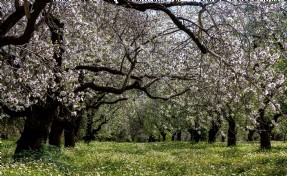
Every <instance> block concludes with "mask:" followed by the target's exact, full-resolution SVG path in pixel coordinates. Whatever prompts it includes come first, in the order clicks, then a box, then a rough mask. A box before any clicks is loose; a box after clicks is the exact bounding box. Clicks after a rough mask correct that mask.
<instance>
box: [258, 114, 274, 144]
mask: <svg viewBox="0 0 287 176" xmlns="http://www.w3.org/2000/svg"><path fill="white" fill-rule="evenodd" d="M257 122H258V123H259V129H258V130H259V135H260V148H261V149H271V139H270V129H269V123H268V122H267V121H266V120H265V109H260V110H259V118H258V119H257Z"/></svg>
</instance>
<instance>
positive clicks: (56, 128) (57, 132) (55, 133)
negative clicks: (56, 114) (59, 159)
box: [49, 120, 64, 148]
mask: <svg viewBox="0 0 287 176" xmlns="http://www.w3.org/2000/svg"><path fill="white" fill-rule="evenodd" d="M63 131H64V128H63V124H62V123H61V122H59V121H58V120H54V121H53V123H52V126H51V131H50V134H49V144H50V145H54V146H56V147H59V148H60V147H61V138H62V134H63Z"/></svg>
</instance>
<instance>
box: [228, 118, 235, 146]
mask: <svg viewBox="0 0 287 176" xmlns="http://www.w3.org/2000/svg"><path fill="white" fill-rule="evenodd" d="M227 121H228V132H227V146H228V147H231V146H235V145H236V125H235V120H234V118H232V117H231V116H230V115H228V117H227Z"/></svg>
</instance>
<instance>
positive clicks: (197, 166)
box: [0, 141, 287, 176]
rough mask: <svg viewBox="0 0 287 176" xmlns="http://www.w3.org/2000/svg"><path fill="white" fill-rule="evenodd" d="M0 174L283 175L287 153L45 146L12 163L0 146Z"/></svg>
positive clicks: (219, 146)
mask: <svg viewBox="0 0 287 176" xmlns="http://www.w3.org/2000/svg"><path fill="white" fill-rule="evenodd" d="M0 145H1V147H0V151H1V154H0V157H1V160H2V161H1V165H0V175H1V174H2V175H5V176H6V175H11V176H13V175H25V176H26V175H27V176H28V175H31V176H32V175H33V176H34V175H39V176H41V175H200V176H201V175H226V176H227V175H228V176H230V175H248V176H249V175H278V176H279V175H287V167H286V166H287V148H286V144H285V143H282V142H273V143H272V145H273V148H272V150H270V151H260V150H259V147H258V144H257V143H250V144H248V143H239V144H238V146H236V147H232V148H227V147H226V146H225V145H226V144H225V143H215V144H207V143H198V144H192V143H188V142H168V143H113V142H101V143H100V142H92V143H90V144H84V143H78V144H77V147H76V148H74V149H73V148H63V149H61V150H57V149H55V148H53V147H48V146H45V147H46V150H45V152H44V153H43V157H42V158H41V159H40V160H31V159H27V160H26V161H23V162H16V163H14V162H13V160H12V155H13V151H14V149H15V144H14V142H10V141H2V144H0Z"/></svg>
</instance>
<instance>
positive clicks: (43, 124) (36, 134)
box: [14, 105, 56, 159]
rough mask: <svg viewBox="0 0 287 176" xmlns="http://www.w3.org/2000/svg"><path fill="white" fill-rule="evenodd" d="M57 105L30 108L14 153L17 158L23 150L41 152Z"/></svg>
mask: <svg viewBox="0 0 287 176" xmlns="http://www.w3.org/2000/svg"><path fill="white" fill-rule="evenodd" d="M55 107H56V106H55ZM55 107H44V106H40V105H33V106H32V107H30V108H29V112H27V119H26V121H25V125H24V131H23V132H22V134H21V137H20V139H19V140H18V141H17V147H16V150H15V153H14V158H15V159H20V158H21V153H22V152H25V151H33V152H40V151H41V150H42V144H43V143H45V142H46V139H47V137H48V134H49V130H50V126H51V123H52V119H53V117H54V113H55V110H56V109H55Z"/></svg>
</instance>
